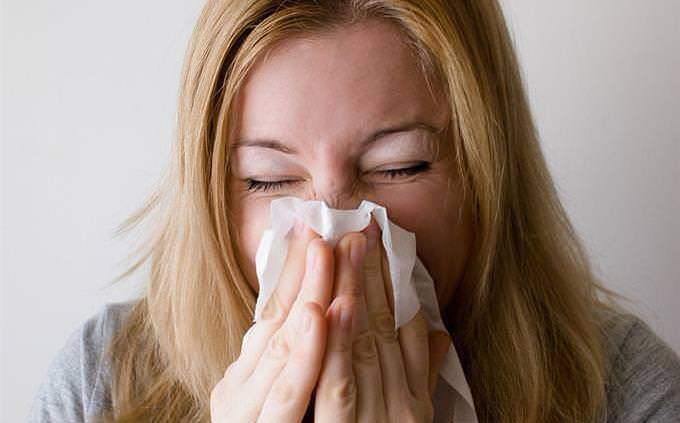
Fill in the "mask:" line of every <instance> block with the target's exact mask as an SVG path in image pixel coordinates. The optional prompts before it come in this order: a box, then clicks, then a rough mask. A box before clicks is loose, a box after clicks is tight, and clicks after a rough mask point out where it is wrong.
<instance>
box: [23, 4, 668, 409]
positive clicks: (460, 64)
mask: <svg viewBox="0 0 680 423" xmlns="http://www.w3.org/2000/svg"><path fill="white" fill-rule="evenodd" d="M177 135H178V142H177V148H176V155H175V160H174V162H173V163H172V167H171V171H170V172H169V173H168V174H167V177H166V179H165V180H164V184H163V185H162V186H161V188H160V189H159V191H158V193H157V194H156V195H155V196H154V197H152V199H151V200H150V201H149V202H148V203H147V204H146V205H145V206H144V207H143V208H142V209H141V211H140V212H139V213H137V214H136V215H135V216H133V217H131V218H130V219H129V220H128V221H127V222H126V224H124V225H123V227H122V229H123V230H126V229H129V228H131V227H133V226H134V225H136V224H139V223H141V222H142V221H143V218H144V217H148V218H149V221H150V222H152V224H153V231H152V232H151V236H150V239H149V240H148V242H147V243H146V244H145V246H144V248H143V249H142V250H141V251H139V254H140V258H139V260H138V261H137V262H135V264H134V265H133V266H132V267H131V268H130V269H129V270H128V272H126V273H125V274H124V275H123V276H126V275H128V274H130V273H132V272H133V271H135V270H136V269H137V268H138V267H139V266H141V265H142V264H143V263H144V262H146V261H147V260H149V261H150V263H151V270H152V271H151V275H150V278H149V284H148V289H147V293H146V294H145V296H144V297H143V298H141V299H139V300H138V301H133V302H130V303H125V304H115V305H111V306H109V307H107V308H106V309H105V310H104V311H103V312H102V313H101V314H100V315H99V316H95V317H93V319H91V320H90V321H89V322H87V323H86V324H85V325H84V327H83V328H82V330H81V331H80V332H79V333H77V334H75V335H74V337H73V338H72V339H71V340H70V341H69V343H68V345H67V348H66V349H65V350H64V351H63V352H62V353H61V354H60V357H59V358H58V359H57V361H56V362H55V364H54V365H53V368H52V370H51V372H52V373H51V376H50V381H49V382H48V383H47V384H46V385H45V387H44V388H43V390H42V391H41V393H40V395H39V396H38V399H37V402H36V405H35V408H34V414H33V416H34V420H50V419H52V420H60V421H94V420H93V419H94V417H96V416H99V417H102V418H108V419H109V420H113V421H118V422H127V421H147V420H149V421H163V422H171V421H172V422H174V421H214V422H223V421H255V420H257V421H290V422H298V421H301V420H302V419H303V417H304V416H305V415H306V418H307V419H310V420H311V419H315V420H318V421H355V420H356V421H431V420H432V419H433V417H434V419H435V421H451V419H452V418H453V417H452V416H454V415H456V412H457V411H456V410H455V409H451V404H452V403H454V402H455V401H453V398H454V396H455V395H456V393H455V392H452V391H445V389H446V386H445V385H444V384H442V383H439V382H440V381H439V382H437V379H436V375H437V372H438V370H439V366H440V364H441V361H442V357H443V355H444V354H445V353H446V351H447V347H448V345H449V343H450V342H449V338H448V337H446V336H441V334H438V333H437V332H433V333H431V334H429V337H428V342H427V343H426V342H424V341H425V337H426V336H427V331H426V328H425V326H424V323H423V320H422V316H420V317H418V316H417V318H414V320H413V321H411V322H409V323H408V324H406V325H405V326H403V327H401V328H399V330H398V331H397V332H392V333H387V334H381V333H379V332H380V331H379V330H375V324H376V320H375V319H373V316H374V315H375V311H376V310H385V309H386V308H387V307H389V306H390V304H388V303H389V300H388V299H389V298H390V295H389V283H387V282H385V281H384V278H383V277H382V275H383V274H385V272H384V269H382V270H381V263H380V253H379V251H380V250H379V248H380V247H379V243H377V242H376V232H377V230H376V229H375V226H371V227H369V228H367V229H366V230H365V231H364V233H351V234H348V235H347V236H345V237H344V238H343V239H342V240H341V241H340V243H339V244H338V245H337V246H336V247H335V248H331V247H330V246H329V245H328V244H327V243H326V242H324V241H323V240H321V239H319V236H318V235H316V234H315V233H313V232H312V231H310V230H309V229H308V228H305V227H304V226H302V225H300V227H299V228H298V230H297V231H296V235H295V236H294V238H293V240H292V241H291V242H292V244H291V245H292V247H291V249H290V253H289V255H288V257H287V258H286V265H285V270H284V272H283V275H282V277H281V279H280V280H279V283H278V285H277V291H276V294H275V295H274V296H273V297H272V298H273V299H274V300H272V301H270V302H269V303H268V304H267V307H266V308H265V312H264V313H263V318H262V319H260V320H258V321H257V323H255V324H254V325H252V327H251V324H252V323H251V322H252V317H253V308H254V304H255V300H256V298H257V293H258V289H259V288H258V281H257V277H256V273H255V266H254V261H255V251H256V249H257V245H258V242H259V240H260V237H261V235H262V232H263V231H264V230H265V229H266V228H267V227H268V226H269V221H270V220H269V219H270V217H269V214H268V213H269V203H270V202H271V200H272V199H274V198H277V197H280V196H295V197H300V198H303V199H320V200H324V201H325V202H326V203H327V204H328V205H330V206H331V207H335V208H339V209H352V208H355V207H356V206H357V205H358V203H359V202H360V201H361V200H362V199H368V200H371V201H374V202H376V203H378V204H381V205H384V206H385V207H386V208H387V210H388V212H389V214H390V218H391V219H392V220H393V221H394V222H395V223H396V224H398V225H400V226H402V227H404V228H405V229H407V230H409V231H411V232H413V233H415V235H416V241H417V253H418V257H419V258H420V259H421V260H422V261H423V263H424V264H425V266H426V267H427V270H428V271H429V273H430V274H431V275H432V277H433V279H434V281H435V286H436V291H437V295H438V301H439V306H440V309H441V313H442V317H443V319H444V321H445V323H446V327H447V329H448V330H449V332H450V334H451V337H452V339H453V342H454V345H455V350H456V352H457V354H458V356H459V357H460V361H461V364H462V368H463V370H464V372H465V375H464V376H465V379H466V381H467V384H468V385H469V389H470V392H471V393H472V397H473V403H474V410H475V413H476V416H477V418H478V420H479V421H484V422H487V421H488V422H492V421H493V422H543V421H559V422H565V421H566V422H583V421H640V420H645V421H673V420H677V419H680V362H679V360H678V357H677V356H676V355H675V354H674V353H673V352H672V351H671V350H670V349H669V348H668V347H667V346H666V345H665V344H663V343H662V342H661V341H660V340H659V339H658V338H657V337H656V336H655V335H654V334H653V333H652V332H651V331H650V330H649V328H648V327H647V326H646V325H644V323H642V322H641V321H639V320H637V319H636V318H634V317H632V316H630V315H626V314H624V313H621V312H618V311H616V309H615V308H614V306H612V305H608V304H610V303H611V302H610V301H604V300H602V299H605V300H607V299H608V298H609V297H610V296H611V294H610V293H609V292H607V291H606V290H605V289H603V288H602V287H601V286H600V285H599V283H598V281H597V280H596V278H595V276H594V275H593V273H592V271H591V269H590V267H589V264H588V260H587V258H586V256H585V254H584V251H583V249H582V246H581V245H580V243H579V240H578V238H577V236H576V235H575V233H574V231H573V229H572V227H571V225H570V223H569V221H568V219H567V217H566V214H565V212H564V210H563V208H562V207H561V205H560V203H559V200H558V198H557V195H556V193H555V190H554V187H553V184H552V181H551V179H550V176H549V174H548V171H547V168H546V165H545V162H544V159H543V157H542V154H541V151H540V148H539V145H538V141H537V138H536V135H535V130H534V127H533V123H532V120H531V116H530V112H529V108H528V104H527V101H526V98H525V94H524V92H523V89H522V83H521V79H520V75H519V71H518V65H517V62H516V59H515V55H514V52H513V49H512V45H511V42H510V39H509V36H508V33H507V30H506V28H505V24H504V22H503V17H502V14H501V11H500V8H499V6H498V5H497V4H496V2H495V1H491V0H487V1H476V0H475V1H471V0H468V1H445V0H440V1H435V0H429V1H396V0H395V1H387V0H386V1H378V0H366V1H362V0H353V1H338V0H333V1H331V0H329V1H319V0H317V1H311V0H310V1H302V0H299V1H286V2H281V1H264V0H262V1H258V0H252V1H237V0H232V1H227V0H216V1H209V2H208V3H207V5H206V6H205V8H204V10H203V13H202V14H201V16H200V18H199V21H198V24H197V27H196V30H195V32H194V35H193V37H192V40H191V43H190V46H189V50H188V54H187V57H186V66H185V69H184V75H183V83H182V90H181V97H180V104H179V114H178V131H177ZM382 266H384V262H383V263H382ZM381 282H385V283H384V285H383V283H381ZM383 286H385V287H387V292H385V290H384V289H382V288H383ZM378 288H380V289H378ZM383 317H384V316H383ZM390 318H391V316H388V318H387V325H383V328H384V327H390V325H391V324H392V321H391V320H390ZM371 319H373V320H371ZM369 328H371V329H369ZM246 332H248V337H247V338H246V339H244V334H245V333H246ZM388 332H389V331H388ZM395 341H398V343H397V342H395ZM74 363H75V366H74ZM435 383H436V385H435ZM447 395H448V396H447ZM57 404H59V405H57ZM258 419H259V420H258Z"/></svg>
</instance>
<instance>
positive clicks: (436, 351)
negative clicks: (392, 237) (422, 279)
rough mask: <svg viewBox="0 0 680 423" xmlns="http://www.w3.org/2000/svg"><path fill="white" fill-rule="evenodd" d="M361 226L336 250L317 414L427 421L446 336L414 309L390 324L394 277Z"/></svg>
mask: <svg viewBox="0 0 680 423" xmlns="http://www.w3.org/2000/svg"><path fill="white" fill-rule="evenodd" d="M365 232H366V237H365V236H364V235H363V234H361V233H352V234H348V235H346V236H345V237H344V238H343V239H342V240H341V241H340V242H339V243H338V245H337V247H336V249H335V262H336V270H335V283H334V292H333V300H332V303H331V305H330V306H329V309H328V311H327V313H326V315H327V318H328V322H329V328H328V341H327V346H326V353H325V356H324V361H323V367H322V370H321V374H320V376H319V383H318V387H317V392H316V399H315V410H314V411H315V413H314V414H315V421H318V422H397V421H398V422H431V421H432V418H433V414H434V410H433V406H432V399H431V396H432V393H433V392H434V386H435V382H436V378H437V374H438V373H439V369H440V367H441V364H442V362H443V360H444V357H445V356H446V353H447V351H448V348H449V345H450V344H451V339H450V337H449V336H448V334H446V333H444V332H433V333H431V334H428V327H427V323H426V321H425V319H424V317H423V315H422V313H421V312H420V311H419V312H418V313H417V314H416V316H415V317H414V318H413V319H412V320H411V321H410V322H408V323H407V324H405V325H403V326H402V327H400V328H399V330H398V333H397V332H396V331H395V329H394V317H393V316H394V314H393V310H394V306H393V304H392V298H393V297H392V284H391V282H390V277H389V271H388V268H387V265H386V260H385V258H384V256H383V252H382V248H381V243H379V242H378V236H379V235H378V234H379V231H378V228H377V225H376V224H375V222H373V223H372V224H371V225H370V226H369V227H368V228H367V229H366V230H365ZM367 238H368V240H367ZM352 316H354V319H352Z"/></svg>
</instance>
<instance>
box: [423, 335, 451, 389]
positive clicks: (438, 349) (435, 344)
mask: <svg viewBox="0 0 680 423" xmlns="http://www.w3.org/2000/svg"><path fill="white" fill-rule="evenodd" d="M428 342H429V347H430V370H429V378H428V382H429V387H430V396H432V395H433V394H434V390H435V388H436V387H437V375H439V370H440V369H441V367H442V364H443V363H444V359H445V358H446V354H447V353H448V352H449V348H450V347H451V336H449V334H448V333H446V332H442V331H433V332H430V335H429V336H428Z"/></svg>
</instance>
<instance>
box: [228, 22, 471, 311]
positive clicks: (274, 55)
mask: <svg viewBox="0 0 680 423" xmlns="http://www.w3.org/2000/svg"><path fill="white" fill-rule="evenodd" d="M435 94H441V93H435ZM235 118H236V119H235V134H234V136H233V138H232V139H231V148H232V154H233V155H232V158H231V160H232V162H231V163H232V165H231V167H232V175H231V182H230V184H231V187H230V188H231V203H232V207H233V210H234V218H235V224H236V227H237V228H238V232H239V234H238V236H239V247H240V250H241V257H240V260H241V265H242V268H243V269H244V272H245V275H246V277H247V278H248V281H249V283H250V284H251V285H252V286H253V287H254V288H257V276H256V272H255V252H256V250H257V246H258V243H259V241H260V237H261V236H262V233H263V231H264V230H265V229H267V228H268V227H269V225H270V215H269V203H270V202H271V201H272V200H273V199H275V198H277V197H281V196H289V195H290V196H296V197H300V198H302V199H307V200H310V199H316V200H324V201H325V202H326V203H327V204H328V205H329V206H330V207H333V208H342V209H353V208H356V207H357V206H358V205H359V203H360V202H361V200H363V199H367V200H370V201H373V202H375V203H378V204H380V205H383V206H385V207H386V208H387V212H388V215H389V217H390V219H391V220H392V221H393V222H394V223H396V224H397V225H399V226H401V227H403V228H405V229H406V230H408V231H411V232H414V233H415V235H416V243H417V254H418V257H419V258H420V259H421V261H422V262H423V264H424V265H425V267H426V268H427V269H428V271H429V272H430V274H431V275H432V277H433V279H434V280H435V283H436V285H437V292H438V295H439V301H440V306H442V308H443V307H444V306H445V305H446V304H448V301H449V300H450V298H451V296H452V295H453V292H454V290H455V287H456V285H457V284H458V281H459V280H460V278H461V276H462V274H463V271H464V268H465V264H466V262H467V258H468V252H469V247H470V245H471V242H472V236H473V235H472V224H471V218H470V210H469V205H468V204H464V203H463V196H462V189H461V185H460V180H459V178H458V177H457V176H456V175H455V174H452V170H451V169H452V166H451V164H450V163H451V161H450V160H447V159H446V158H445V157H442V156H439V157H438V156H437V155H436V148H435V146H436V144H437V143H438V142H440V140H441V137H440V136H439V135H438V134H437V133H436V132H437V131H438V130H441V129H442V128H443V127H444V126H445V125H446V123H447V120H448V118H449V109H448V108H447V105H446V103H445V99H444V98H443V97H441V98H433V97H432V94H431V93H430V92H429V90H428V87H427V84H426V82H425V79H424V76H423V74H422V72H421V70H420V68H419V66H418V62H417V61H416V60H415V58H414V57H413V56H412V55H411V54H410V50H409V49H408V48H407V47H406V46H405V45H404V44H402V39H401V38H400V35H399V33H398V32H397V31H396V30H395V29H394V28H393V27H392V26H390V25H389V24H387V23H382V22H364V23H361V24H357V25H354V26H351V27H344V28H342V29H339V30H335V31H333V32H330V33H323V34H319V35H315V36H313V37H312V36H310V37H305V38H295V39H288V40H285V41H284V42H282V43H280V44H278V45H277V46H276V47H275V48H274V49H273V50H271V51H270V52H269V54H265V55H263V56H262V57H261V58H260V59H259V61H258V62H256V63H255V66H254V68H253V69H252V70H251V72H250V74H249V76H248V78H247V80H246V81H245V83H244V85H243V87H242V89H241V91H240V93H239V97H238V98H237V99H236V115H235ZM450 175H452V178H451V180H450V181H449V176H450Z"/></svg>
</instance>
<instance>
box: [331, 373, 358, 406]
mask: <svg viewBox="0 0 680 423" xmlns="http://www.w3.org/2000/svg"><path fill="white" fill-rule="evenodd" d="M328 395H329V397H330V398H328V399H329V400H331V401H332V402H333V403H337V404H345V403H348V402H351V401H353V400H354V398H355V397H356V386H355V385H354V381H353V380H352V379H351V378H344V379H342V380H340V381H337V382H335V384H334V386H332V387H331V388H330V389H329V390H328Z"/></svg>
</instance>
